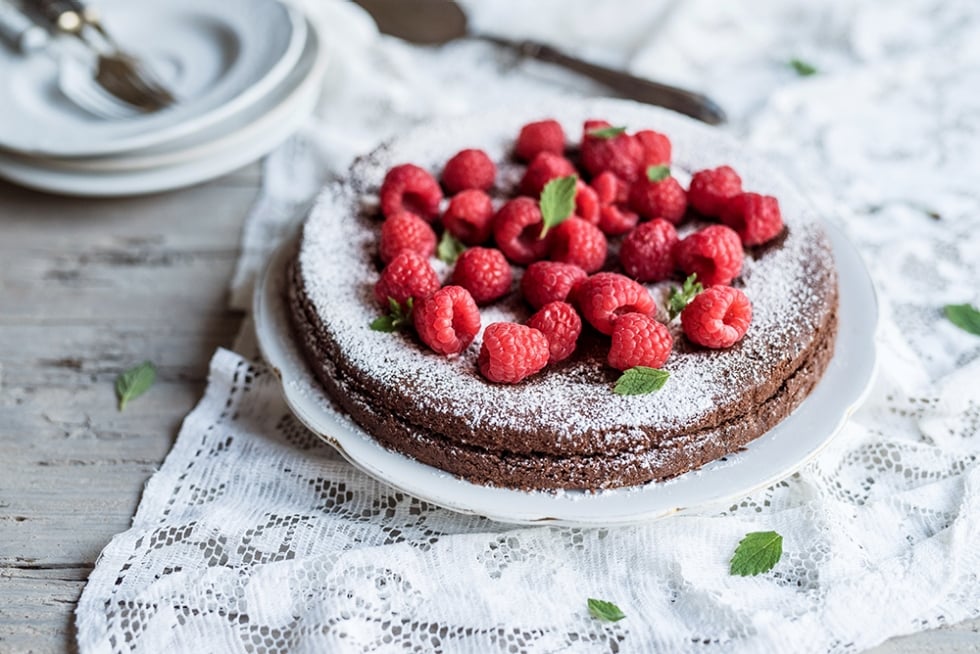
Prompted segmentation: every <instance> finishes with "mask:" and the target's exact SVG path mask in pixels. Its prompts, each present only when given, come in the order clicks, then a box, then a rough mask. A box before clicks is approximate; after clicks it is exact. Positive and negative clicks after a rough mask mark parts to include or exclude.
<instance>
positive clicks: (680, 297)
mask: <svg viewBox="0 0 980 654" xmlns="http://www.w3.org/2000/svg"><path fill="white" fill-rule="evenodd" d="M703 290H704V286H702V284H701V282H699V281H698V274H697V273H692V274H691V275H689V276H688V278H687V279H685V280H684V286H682V287H681V288H677V287H676V286H674V287H673V288H671V289H670V295H668V296H667V313H669V314H670V319H671V320H673V319H674V318H676V317H677V316H679V315H680V313H681V311H683V310H684V307H686V306H687V305H688V304H690V303H691V300H693V299H694V296H696V295H697V294H698V293H700V292H701V291H703Z"/></svg>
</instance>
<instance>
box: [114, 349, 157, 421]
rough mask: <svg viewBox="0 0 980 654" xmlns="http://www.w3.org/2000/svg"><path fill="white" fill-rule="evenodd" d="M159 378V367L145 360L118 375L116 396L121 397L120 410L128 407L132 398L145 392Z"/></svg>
mask: <svg viewBox="0 0 980 654" xmlns="http://www.w3.org/2000/svg"><path fill="white" fill-rule="evenodd" d="M156 378H157V369H156V366H154V365H153V364H152V363H150V362H149V361H144V362H143V363H141V364H139V365H138V366H134V367H132V368H130V369H129V370H127V371H126V372H123V373H120V374H119V376H118V377H116V397H118V398H119V410H120V411H122V410H123V409H125V408H126V404H127V403H129V401H130V400H135V399H136V398H137V397H139V396H140V395H142V394H143V393H145V392H146V391H148V390H149V389H150V386H152V385H153V382H154V381H155V380H156Z"/></svg>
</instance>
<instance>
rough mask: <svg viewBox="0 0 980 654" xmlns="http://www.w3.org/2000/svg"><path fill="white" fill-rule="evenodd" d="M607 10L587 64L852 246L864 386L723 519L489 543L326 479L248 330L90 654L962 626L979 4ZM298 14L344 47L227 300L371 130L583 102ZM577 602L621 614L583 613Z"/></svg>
mask: <svg viewBox="0 0 980 654" xmlns="http://www.w3.org/2000/svg"><path fill="white" fill-rule="evenodd" d="M483 4H484V5H491V6H492V7H493V9H489V8H485V9H481V7H480V6H479V5H478V4H477V3H473V6H471V7H470V10H471V12H473V14H474V15H473V18H474V21H475V22H476V23H477V24H478V25H481V26H483V27H484V28H489V27H496V28H498V31H507V30H508V28H509V26H508V25H506V24H505V23H504V22H503V21H505V20H512V19H508V18H507V16H509V15H511V14H508V13H507V12H506V11H505V9H506V7H505V8H503V9H502V8H501V7H500V4H499V3H483ZM611 4H612V3H595V5H590V6H592V7H593V9H591V10H590V14H589V15H588V16H587V18H588V20H589V21H590V23H584V24H589V25H591V26H593V27H594V29H595V30H596V33H597V34H600V35H603V34H607V33H609V29H608V24H609V21H611V20H612V19H613V18H614V17H615V16H618V20H619V21H620V23H622V22H623V19H622V16H623V15H626V14H627V13H628V11H629V8H630V6H632V5H633V4H636V5H638V6H639V5H640V4H642V5H643V6H644V7H645V9H644V11H643V13H642V14H638V15H642V16H643V17H644V18H643V20H636V21H625V22H626V23H627V25H625V26H623V28H622V29H623V34H622V40H621V41H620V42H619V45H618V46H617V43H616V42H615V41H614V40H612V39H607V40H606V41H604V40H602V39H599V40H598V41H596V43H599V44H600V45H603V46H604V47H605V49H602V50H601V52H599V53H598V54H597V56H605V57H607V58H609V59H614V58H615V57H616V56H621V57H622V59H623V60H626V59H629V60H630V61H631V62H632V66H633V67H634V68H635V69H636V70H638V71H640V72H644V71H645V72H648V73H650V74H654V73H656V74H657V75H658V76H660V77H664V76H665V75H666V73H664V71H665V70H666V71H669V73H670V74H671V75H672V76H673V77H674V78H675V79H674V81H676V82H678V83H683V84H685V85H687V86H690V87H701V88H704V89H711V91H712V94H714V95H716V96H717V97H718V99H719V100H720V101H721V102H722V104H723V105H724V106H726V107H727V108H730V109H731V110H732V113H733V123H732V126H731V127H730V128H729V129H730V130H731V131H733V132H734V133H736V134H738V135H740V136H742V137H743V138H745V139H746V140H747V141H749V142H750V143H752V145H753V146H754V147H755V148H757V149H760V150H763V151H765V152H767V153H769V154H770V155H771V156H772V157H774V158H775V159H777V160H779V161H781V162H782V163H783V164H784V165H785V167H786V168H787V169H789V170H792V171H794V172H795V174H796V175H797V177H798V178H799V179H800V180H801V185H802V186H803V187H804V188H806V189H807V190H808V191H809V192H811V193H812V194H813V196H814V199H815V201H816V202H818V203H819V204H820V205H821V206H823V207H825V208H826V210H827V214H828V215H833V216H837V217H838V218H839V220H840V223H841V225H842V226H843V227H844V229H846V230H847V231H848V233H849V234H850V236H851V238H852V240H853V241H854V242H855V243H856V244H857V245H858V247H859V248H860V250H861V251H862V253H863V255H864V256H865V258H866V261H867V263H868V265H869V268H870V269H871V272H872V276H873V277H874V279H875V282H876V285H877V289H878V292H879V299H880V302H881V308H882V323H881V329H880V338H879V356H880V359H881V362H882V366H881V371H880V375H879V379H878V382H877V383H876V386H875V388H874V390H873V392H872V396H871V397H870V398H869V400H868V401H867V402H866V404H865V405H864V406H863V408H862V409H860V410H859V411H858V412H857V413H856V414H855V415H854V416H853V417H852V419H851V420H850V421H849V422H848V424H847V426H846V427H845V429H844V431H843V432H842V433H841V434H840V436H839V437H838V438H837V439H835V440H834V441H833V442H832V444H831V446H830V447H829V448H828V449H827V450H825V451H824V452H823V453H822V454H821V456H820V457H819V458H818V459H816V460H815V461H813V462H812V463H811V464H809V465H808V466H807V467H805V468H804V469H803V470H802V471H801V472H800V473H798V474H796V475H794V476H792V477H791V478H789V479H786V480H784V481H782V482H780V483H778V484H776V485H774V486H773V487H771V488H769V489H766V490H765V491H763V492H760V493H756V494H755V495H753V496H751V497H749V498H746V499H745V500H743V501H741V502H739V503H738V504H736V505H734V506H731V507H728V508H727V509H725V510H724V511H721V512H713V513H705V514H702V515H691V516H683V517H678V518H673V519H668V520H663V521H659V522H655V523H652V524H646V525H641V526H635V527H628V528H618V529H590V530H580V529H569V528H550V527H539V528H512V527H508V526H506V525H501V524H496V523H492V522H490V521H487V520H484V519H481V518H477V517H472V516H465V515H460V514H455V513H452V512H449V511H446V510H443V509H439V508H437V507H433V506H431V505H427V504H426V503H424V502H421V501H418V500H415V499H413V498H411V497H407V496H404V495H402V494H400V493H398V492H395V491H392V490H391V489H389V488H387V487H386V486H384V485H383V484H380V483H378V482H376V481H373V480H372V479H370V478H367V477H365V476H364V475H363V474H361V473H359V472H357V471H356V470H355V469H353V468H352V467H351V466H350V465H348V464H347V463H345V462H344V461H343V460H342V459H341V458H340V457H339V455H337V454H336V453H335V452H334V451H333V450H332V449H330V448H329V447H327V446H325V445H322V444H321V443H320V442H319V441H318V440H316V439H315V438H314V437H312V436H311V435H310V434H309V433H308V432H306V431H305V430H304V429H303V428H302V427H301V426H300V424H299V423H298V422H297V421H296V420H295V419H294V418H293V417H292V416H291V415H290V413H289V412H288V410H287V409H286V407H285V406H284V404H283V402H282V400H281V398H280V394H279V389H278V387H277V380H276V378H275V377H274V376H273V375H272V374H271V373H270V372H269V371H268V370H267V369H266V368H265V367H264V366H263V365H262V364H261V363H256V362H254V361H253V360H252V359H251V357H252V356H253V355H254V350H253V349H252V348H253V346H252V342H251V338H250V336H249V334H248V332H247V329H248V328H247V327H246V332H245V333H244V334H243V338H242V339H241V340H240V341H239V343H238V344H237V345H236V348H237V349H238V351H239V354H235V353H232V352H228V351H219V352H218V353H217V354H216V355H215V357H214V359H213V361H212V367H211V377H210V382H209V385H208V389H207V392H206V395H205V397H204V399H203V400H202V401H201V403H200V405H199V406H198V407H197V408H196V409H195V410H194V411H193V412H192V413H191V414H190V415H189V416H188V417H187V419H186V421H185V423H184V425H183V427H182V429H181V432H180V435H179V438H178V440H177V443H176V444H175V446H174V449H173V451H172V452H171V453H170V455H169V456H168V457H167V460H166V462H165V463H164V465H163V466H162V468H161V469H160V471H159V472H158V473H157V474H155V475H154V476H153V478H152V479H151V480H150V482H149V483H148V484H147V487H146V490H145V493H144V496H143V500H142V502H141V504H140V507H139V510H138V512H137V515H136V516H135V518H134V521H133V526H132V528H131V529H130V530H129V531H127V532H125V533H123V534H120V535H118V536H116V537H115V538H114V539H113V540H112V542H111V543H110V544H109V545H108V546H107V547H106V549H105V551H104V552H103V554H102V556H101V557H100V559H99V562H98V564H97V566H96V568H95V570H94V571H93V573H92V576H91V578H90V581H89V584H88V585H87V586H86V588H85V591H84V593H83V595H82V598H81V601H80V603H79V608H78V640H79V646H80V650H81V651H82V652H83V653H89V652H123V651H126V652H129V651H194V652H198V651H212V652H263V653H267V654H273V653H285V652H323V651H329V652H342V651H343V652H346V651H386V652H387V651H392V652H394V651H397V652H404V651H415V652H429V651H447V652H522V651H532V652H554V651H590V652H591V651H609V652H619V651H654V650H656V651H661V650H662V651H677V652H695V651H696V652H704V651H716V652H735V651H744V652H759V651H773V652H786V651H793V652H797V651H813V652H852V651H859V650H861V649H864V648H866V647H869V646H872V645H874V644H876V643H879V642H881V641H883V640H885V639H887V638H889V637H891V636H894V635H897V634H903V633H910V632H913V631H917V630H922V629H926V628H931V627H935V626H939V625H942V624H945V623H952V622H956V621H960V620H963V619H966V618H970V617H977V616H978V615H980V584H978V581H980V579H978V577H980V550H978V548H977V546H976V545H977V543H978V542H980V472H978V466H977V457H978V454H980V438H978V432H980V384H978V383H977V380H978V379H980V338H978V337H976V336H972V335H970V334H967V333H966V332H963V331H961V330H959V329H957V328H956V327H954V326H953V325H951V324H950V323H948V321H946V320H945V319H944V318H943V316H942V310H941V308H942V306H943V305H944V304H946V303H959V302H973V303H974V304H978V303H980V297H978V296H977V293H978V291H977V289H978V288H980V264H978V263H977V262H978V260H980V256H978V255H980V201H978V200H980V192H978V191H977V189H976V183H975V179H973V177H974V172H975V171H976V170H978V169H980V139H978V138H977V136H978V134H977V131H978V129H980V126H978V123H977V120H976V116H978V115H980V94H977V93H976V92H975V91H974V90H973V89H975V88H980V47H978V45H977V42H976V40H975V39H974V38H973V35H975V34H976V33H978V31H980V6H978V5H977V4H976V3H975V2H973V1H972V0H960V1H958V2H957V1H954V2H946V1H943V0H913V1H911V2H906V3H903V5H902V7H901V8H898V7H892V6H891V5H885V4H882V3H874V2H859V3H854V2H844V1H843V0H839V1H831V2H826V3H820V4H819V5H814V4H812V3H805V2H803V1H802V0H800V1H798V2H791V3H787V2H785V1H782V0H765V1H764V2H753V3H735V4H732V3H726V4H724V5H719V4H718V3H715V2H711V1H710V0H693V1H690V2H685V3H683V4H679V5H677V6H673V5H668V4H667V3H661V4H659V5H655V9H656V11H655V10H653V9H650V8H649V5H648V3H631V2H626V3H621V4H620V5H619V6H617V7H615V11H613V10H612V9H608V10H607V9H601V8H598V7H608V6H610V5H611ZM749 4H751V10H750V9H749ZM520 6H521V8H522V9H521V11H522V12H523V16H524V18H523V20H524V21H526V22H527V24H534V25H538V26H540V25H542V24H544V22H545V21H537V20H534V18H533V16H528V15H527V14H528V13H529V12H531V11H532V10H531V8H530V7H529V6H528V4H527V3H521V4H520ZM534 7H535V9H534V11H535V12H537V11H541V12H547V11H549V10H551V9H553V7H551V6H550V3H540V4H539V3H535V5H534ZM538 7H540V9H537V8H538ZM668 10H670V11H668ZM318 11H320V12H322V14H323V18H324V21H325V22H326V24H327V25H328V29H330V30H331V33H332V34H335V35H336V39H337V40H336V41H335V45H336V46H337V48H338V52H342V53H344V56H342V57H340V56H338V57H337V58H336V59H335V61H336V62H337V64H336V65H335V66H334V68H333V69H332V72H331V79H330V81H329V82H328V85H327V89H328V91H327V94H326V97H325V101H324V103H323V107H322V110H321V113H320V116H319V118H318V120H317V121H315V123H314V124H311V125H310V126H309V128H308V129H307V130H306V131H304V133H302V134H300V135H299V136H298V137H297V138H296V139H294V140H293V141H292V142H291V143H290V144H287V146H286V147H284V148H283V149H281V150H279V151H278V152H277V153H275V154H274V155H273V156H272V157H270V159H269V160H268V162H267V164H266V174H265V177H264V182H263V194H262V197H261V198H260V199H259V202H258V203H257V205H256V209H255V210H254V211H253V214H252V216H251V217H250V221H249V223H248V225H247V227H246V233H245V238H244V252H245V254H244V255H243V259H242V262H241V265H240V269H239V272H238V275H237V276H236V280H235V285H234V286H235V298H236V299H237V301H238V302H239V303H246V304H247V301H248V297H249V290H248V289H249V283H250V282H249V280H250V278H251V276H252V274H253V273H254V271H255V269H256V267H257V266H258V265H259V262H260V261H261V260H262V258H263V256H264V252H265V251H266V249H267V248H269V247H272V246H273V245H274V242H275V238H276V237H277V235H278V234H281V233H283V232H284V231H285V230H286V227H287V226H288V225H290V224H292V222H291V221H292V220H293V219H294V217H295V214H296V212H297V211H299V210H301V209H302V207H303V206H304V205H305V203H306V202H307V201H308V199H309V194H310V193H311V192H312V190H313V189H315V188H316V187H317V186H318V185H319V183H320V182H321V180H322V179H323V178H324V177H326V176H328V175H330V174H336V173H337V172H338V171H340V170H342V169H343V166H344V164H345V163H346V162H347V161H348V160H349V158H350V156H351V155H352V154H353V153H354V152H357V151H360V150H365V149H367V148H368V147H370V145H371V142H373V141H376V140H377V139H378V137H379V136H382V135H383V133H385V132H387V131H389V130H393V129H397V128H398V127H399V126H400V125H404V124H406V123H410V122H413V121H414V120H416V119H417V118H419V117H422V116H425V115H430V114H432V113H438V112H450V113H454V112H458V111H464V110H466V109H468V108H471V107H473V106H477V105H483V104H487V103H489V102H491V101H492V100H494V99H498V100H500V99H505V98H506V97H507V96H508V94H514V93H534V92H540V89H541V88H542V87H546V88H547V89H548V90H549V91H550V92H554V91H555V89H556V88H563V89H564V90H563V92H567V93H583V92H589V91H590V89H588V88H587V87H586V86H585V85H584V84H581V83H580V82H578V81H576V80H574V79H573V78H570V77H566V76H563V75H560V74H557V73H554V72H552V71H550V70H548V69H547V68H545V67H542V66H539V65H536V64H531V63H525V64H519V63H517V62H515V61H513V60H510V59H509V58H506V57H504V58H503V59H501V58H497V57H494V56H492V55H493V50H491V49H489V47H488V46H486V45H484V44H478V43H459V44H454V45H451V46H448V47H447V48H445V49H442V50H432V51H428V50H419V49H411V48H409V47H408V46H405V45H404V44H401V43H397V42H393V41H390V40H387V39H380V38H379V37H377V35H376V34H374V33H373V32H372V31H371V29H370V25H369V24H367V23H365V22H364V19H363V16H361V15H359V14H358V13H357V11H356V9H355V8H353V7H352V6H350V5H347V4H346V3H327V4H325V5H321V6H319V7H318ZM604 12H608V15H607V13H604ZM614 14H615V16H614ZM517 15H522V14H517ZM568 20H572V19H566V22H567V21H568ZM575 25H578V26H579V27H578V29H584V28H582V27H581V25H580V24H579V23H575ZM654 26H655V27H656V31H655V36H644V35H645V34H650V35H652V34H654V31H653V27H654ZM566 28H567V26H566ZM561 29H563V28H562V25H560V24H556V26H555V30H558V31H560V30H561ZM568 29H570V28H568ZM644 30H646V32H644ZM511 31H512V32H514V33H517V29H516V28H514V29H512V30H511ZM555 33H557V32H552V33H551V34H555ZM534 35H535V36H537V37H538V38H547V37H548V36H549V34H544V33H540V32H539V33H536V34H534ZM616 47H620V48H630V49H631V50H630V52H625V51H624V50H615V48H616ZM796 56H798V57H801V58H804V59H806V60H808V61H810V62H811V63H813V64H814V65H815V66H816V67H817V68H818V70H819V71H820V73H819V74H818V75H815V76H813V77H809V78H797V77H795V74H794V73H793V72H792V71H791V70H790V69H788V67H787V66H786V65H785V61H786V60H787V59H789V58H791V57H796ZM531 89H536V90H531ZM770 529H773V530H776V531H778V532H780V533H781V534H782V535H783V537H784V555H783V558H782V560H781V561H780V562H779V564H777V566H776V567H775V568H774V569H773V570H772V571H771V572H770V573H767V574H764V575H760V576H758V577H748V578H742V577H732V576H730V575H729V574H728V560H729V558H730V557H731V554H732V551H733V550H734V547H735V545H736V544H737V543H738V541H739V540H740V539H741V537H742V536H743V535H744V534H745V533H746V532H750V531H757V530H770ZM589 597H597V598H601V599H605V600H609V601H613V602H615V603H616V604H617V605H619V606H620V607H621V608H622V609H623V611H624V612H625V613H626V615H627V617H626V619H624V620H622V621H620V622H616V623H607V622H600V621H597V620H595V619H594V618H592V617H590V616H589V613H588V610H587V608H586V598H589ZM879 607H887V610H879Z"/></svg>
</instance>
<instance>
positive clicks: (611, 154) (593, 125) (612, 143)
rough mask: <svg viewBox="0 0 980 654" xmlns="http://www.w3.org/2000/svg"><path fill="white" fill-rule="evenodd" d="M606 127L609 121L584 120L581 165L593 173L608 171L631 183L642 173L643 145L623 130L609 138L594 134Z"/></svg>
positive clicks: (593, 174) (594, 174)
mask: <svg viewBox="0 0 980 654" xmlns="http://www.w3.org/2000/svg"><path fill="white" fill-rule="evenodd" d="M609 127H610V125H609V123H607V122H606V121H604V120H587V121H585V127H584V129H583V133H582V165H583V166H584V167H585V169H586V170H587V171H589V174H590V175H592V176H596V175H598V174H599V173H602V172H604V171H607V170H608V171H610V172H612V173H615V174H616V175H617V176H618V177H621V178H622V179H624V180H626V181H628V182H631V181H633V180H634V179H636V177H637V176H638V175H639V174H640V173H641V172H642V171H641V169H640V162H641V161H642V160H643V147H642V146H641V145H640V143H639V141H637V140H636V139H634V138H633V137H632V136H630V135H629V134H627V133H625V132H623V133H622V134H617V135H616V136H613V137H611V138H603V137H601V136H595V135H594V134H593V133H594V132H595V131H597V130H601V129H607V128H609Z"/></svg>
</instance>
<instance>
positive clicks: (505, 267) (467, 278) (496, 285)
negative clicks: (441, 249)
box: [452, 248, 513, 304]
mask: <svg viewBox="0 0 980 654" xmlns="http://www.w3.org/2000/svg"><path fill="white" fill-rule="evenodd" d="M512 279H513V273H511V270H510V264H509V263H507V259H506V258H504V255H503V254H502V253H501V252H500V250H495V249H493V248H470V249H468V250H466V251H465V252H463V253H462V254H461V255H459V258H458V259H457V260H456V267H455V268H454V269H453V276H452V283H453V284H456V285H457V286H462V287H463V288H465V289H466V290H467V291H469V292H470V295H472V296H473V299H474V300H476V303H477V304H488V303H490V302H493V301H494V300H496V299H497V298H499V297H503V296H504V295H506V294H507V292H508V291H509V290H510V282H511V280H512Z"/></svg>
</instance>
